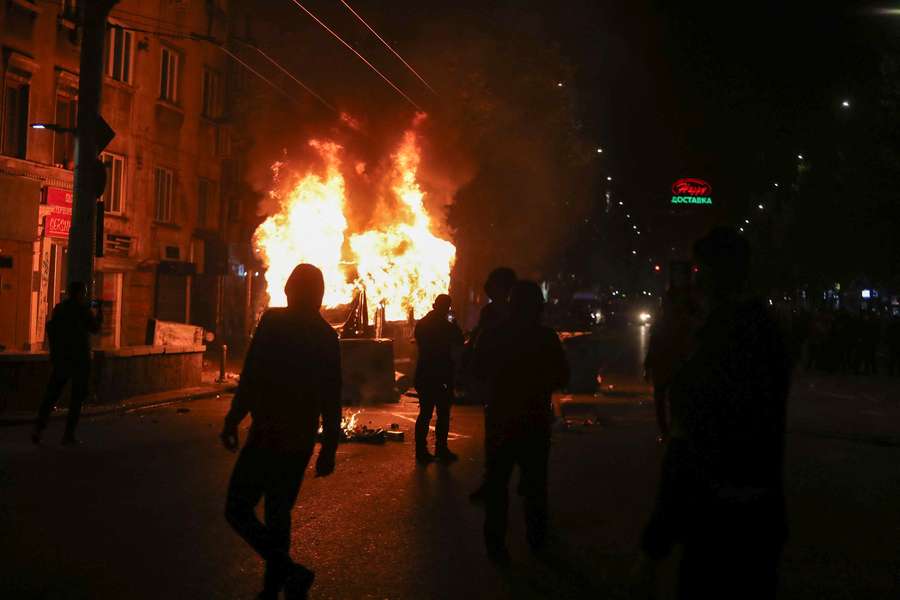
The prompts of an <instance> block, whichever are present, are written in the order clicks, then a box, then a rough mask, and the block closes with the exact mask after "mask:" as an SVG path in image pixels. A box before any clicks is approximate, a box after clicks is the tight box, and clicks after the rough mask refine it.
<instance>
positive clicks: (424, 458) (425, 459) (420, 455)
mask: <svg viewBox="0 0 900 600" xmlns="http://www.w3.org/2000/svg"><path fill="white" fill-rule="evenodd" d="M416 462H417V463H419V464H420V465H427V464H430V463H433V462H434V454H432V453H431V452H429V451H428V450H421V451H418V452H416Z"/></svg>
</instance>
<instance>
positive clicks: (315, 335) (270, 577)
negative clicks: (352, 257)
mask: <svg viewBox="0 0 900 600" xmlns="http://www.w3.org/2000/svg"><path fill="white" fill-rule="evenodd" d="M324 289H325V284H324V281H323V278H322V272H321V271H319V269H317V268H316V267H314V266H313V265H309V264H301V265H298V266H297V267H296V268H295V269H294V271H293V273H291V276H290V278H288V281H287V284H285V286H284V291H285V294H286V295H287V301H288V306H287V308H272V309H269V310H267V311H266V312H265V313H264V314H263V316H262V318H261V319H260V322H259V326H258V327H257V329H256V334H255V335H254V336H253V341H252V342H251V344H250V349H249V350H248V352H247V358H246V360H245V361H244V369H243V370H242V371H241V381H240V385H239V386H238V390H237V393H236V394H235V396H234V400H233V401H232V404H231V410H230V411H229V412H228V414H227V415H226V417H225V425H224V428H223V430H222V436H221V437H222V442H223V443H224V444H225V447H226V448H228V449H229V450H231V451H235V450H237V448H238V425H239V424H240V422H241V421H242V420H243V419H244V417H245V416H247V413H248V412H249V413H250V415H251V417H252V419H253V422H252V423H251V425H250V434H249V435H248V437H247V442H246V443H245V444H244V448H243V449H242V450H241V453H240V456H239V457H238V460H237V463H236V464H235V466H234V471H233V472H232V475H231V482H230V484H229V486H228V499H227V502H226V509H225V518H226V519H227V520H228V522H229V523H230V524H231V526H232V527H233V528H234V530H235V531H236V532H237V533H238V534H239V535H240V536H241V537H242V538H244V540H245V541H246V542H247V543H248V544H249V545H250V546H251V547H252V548H253V549H254V550H255V551H256V552H257V553H258V554H259V555H260V556H261V557H262V558H263V559H264V560H265V561H266V573H265V581H264V587H263V592H262V594H261V596H260V597H261V598H277V597H278V594H279V592H280V591H281V589H282V588H284V589H285V593H286V595H287V597H288V598H294V597H300V598H302V597H305V594H306V591H307V590H308V589H309V587H310V586H311V585H312V581H313V572H312V571H310V570H309V569H307V568H305V567H303V566H302V565H299V564H296V563H294V562H293V561H292V560H291V558H290V538H291V509H292V508H293V506H294V501H295V500H296V498H297V494H298V493H299V491H300V484H301V483H302V482H303V473H304V471H305V470H306V466H307V464H308V463H309V459H310V457H311V456H312V452H313V448H314V446H315V443H316V437H317V432H318V429H319V418H320V417H321V421H322V447H321V449H320V450H319V457H318V459H317V461H316V474H317V475H318V476H320V477H324V476H326V475H330V474H331V473H332V472H333V471H334V457H335V452H336V451H337V444H338V438H339V435H340V422H341V403H340V400H341V354H340V347H339V345H338V337H337V334H336V333H335V331H334V329H333V328H332V327H331V325H329V324H328V323H327V322H326V321H325V319H323V318H322V316H321V315H320V314H319V309H320V308H321V306H322V295H323V293H324ZM260 500H264V501H265V523H262V522H260V520H259V519H258V518H257V516H256V512H255V509H256V505H257V504H259V502H260Z"/></svg>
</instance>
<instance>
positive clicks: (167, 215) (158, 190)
mask: <svg viewBox="0 0 900 600" xmlns="http://www.w3.org/2000/svg"><path fill="white" fill-rule="evenodd" d="M153 183H154V191H155V193H154V197H155V198H156V211H155V215H154V217H155V218H156V220H157V221H159V222H160V223H171V222H172V196H173V195H174V187H175V185H174V184H175V177H174V175H173V174H172V171H171V170H169V169H164V168H162V167H156V170H155V171H154V174H153Z"/></svg>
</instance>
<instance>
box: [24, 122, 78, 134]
mask: <svg viewBox="0 0 900 600" xmlns="http://www.w3.org/2000/svg"><path fill="white" fill-rule="evenodd" d="M29 127H31V128H32V129H47V130H49V131H55V132H56V133H75V128H74V127H63V126H62V125H57V124H56V123H31V124H30V125H29Z"/></svg>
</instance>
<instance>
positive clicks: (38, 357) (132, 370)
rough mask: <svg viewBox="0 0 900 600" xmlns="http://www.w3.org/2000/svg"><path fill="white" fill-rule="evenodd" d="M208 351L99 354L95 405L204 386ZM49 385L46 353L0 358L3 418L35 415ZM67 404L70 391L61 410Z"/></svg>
mask: <svg viewBox="0 0 900 600" xmlns="http://www.w3.org/2000/svg"><path fill="white" fill-rule="evenodd" d="M205 349H206V347H205V346H133V347H128V348H119V349H116V350H95V351H94V358H93V373H92V375H91V378H92V380H93V386H92V390H93V393H94V394H93V395H92V396H91V397H89V401H90V402H97V403H99V404H114V403H117V402H120V401H122V400H125V399H126V398H131V397H134V396H142V395H144V394H154V393H157V392H166V391H170V390H176V389H181V388H186V387H196V386H199V385H200V378H201V374H202V371H203V352H204V350H205ZM49 379H50V356H49V354H48V353H46V352H0V412H3V411H36V410H37V407H38V406H39V405H40V402H41V397H42V396H43V394H44V390H45V388H46V386H47V381H48V380H49ZM67 403H68V390H66V391H65V392H64V393H63V396H62V398H60V402H59V405H60V406H65V405H66V404H67Z"/></svg>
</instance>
